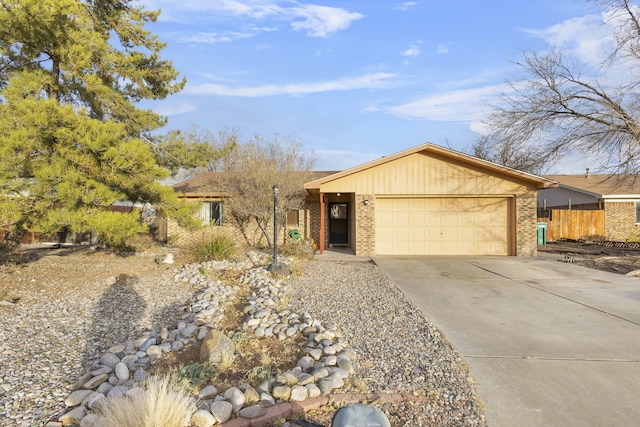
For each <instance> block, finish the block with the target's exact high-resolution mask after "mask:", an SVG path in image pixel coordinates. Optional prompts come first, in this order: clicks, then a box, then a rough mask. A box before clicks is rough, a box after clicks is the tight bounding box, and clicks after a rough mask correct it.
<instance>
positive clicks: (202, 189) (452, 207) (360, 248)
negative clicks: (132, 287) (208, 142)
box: [169, 144, 557, 256]
mask: <svg viewBox="0 0 640 427" xmlns="http://www.w3.org/2000/svg"><path fill="white" fill-rule="evenodd" d="M215 176H216V173H215V172H213V173H205V174H202V175H200V176H198V177H196V178H194V179H193V180H189V181H185V182H183V183H180V184H178V185H176V186H175V188H176V190H177V191H179V192H180V193H181V194H182V196H183V197H188V198H191V199H194V200H197V201H199V202H200V203H202V205H201V210H200V213H201V216H203V215H204V216H207V218H204V217H203V219H205V220H206V219H209V220H216V221H215V222H216V223H217V224H220V223H224V210H223V206H224V195H223V194H220V193H219V192H216V189H215V182H214V181H215ZM556 185H557V183H556V182H554V181H553V180H551V179H548V178H544V177H540V176H536V175H532V174H528V173H524V172H521V171H517V170H515V169H511V168H508V167H505V166H500V165H497V164H495V163H491V162H488V161H485V160H481V159H479V158H476V157H473V156H470V155H467V154H463V153H460V152H457V151H454V150H451V149H448V148H443V147H440V146H437V145H433V144H423V145H420V146H417V147H414V148H411V149H408V150H405V151H401V152H399V153H396V154H393V155H390V156H386V157H383V158H381V159H378V160H374V161H371V162H368V163H365V164H362V165H360V166H356V167H354V168H351V169H348V170H345V171H342V172H334V173H320V172H319V173H317V179H315V180H313V181H311V182H307V183H306V184H305V185H304V188H305V190H306V191H307V200H306V203H305V207H304V209H303V210H301V211H297V212H289V213H288V215H287V226H288V227H289V228H296V229H297V230H299V232H300V234H301V235H302V236H303V237H304V238H306V239H310V240H313V241H315V242H316V243H317V244H318V247H319V250H320V251H323V250H325V248H327V247H331V246H346V247H349V248H351V249H352V250H353V252H354V253H355V254H356V255H517V256H535V254H536V249H537V231H536V193H537V191H538V190H539V189H543V188H549V187H553V186H556ZM267 191H270V189H268V190H267ZM171 230H172V227H171V224H169V234H170V235H171V233H172V231H171Z"/></svg>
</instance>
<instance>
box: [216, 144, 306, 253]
mask: <svg viewBox="0 0 640 427" xmlns="http://www.w3.org/2000/svg"><path fill="white" fill-rule="evenodd" d="M314 164H315V157H314V156H313V155H312V154H309V153H308V152H305V151H303V150H302V144H301V142H299V141H298V140H297V139H296V138H294V137H293V136H284V137H283V136H280V135H276V136H274V137H273V138H271V139H266V138H264V137H262V136H259V135H256V136H255V137H254V138H253V140H252V141H250V142H248V143H245V144H239V145H238V146H237V148H236V149H235V150H234V151H233V152H232V153H231V154H230V155H229V156H227V157H225V158H223V159H222V160H221V162H220V164H219V165H218V169H220V170H221V171H223V172H225V173H224V175H223V176H224V178H223V183H222V186H223V189H224V191H225V193H226V194H228V198H226V199H225V203H226V209H227V211H228V212H230V213H231V215H232V216H233V218H234V220H235V221H236V222H237V223H238V225H239V226H240V228H241V229H243V228H244V226H245V225H246V224H247V223H248V222H255V224H256V225H257V227H258V229H259V230H260V233H261V238H264V240H266V242H267V244H268V245H269V246H271V245H272V244H273V239H272V233H271V230H273V227H272V225H273V190H272V187H273V185H275V184H277V185H278V186H279V191H278V193H279V195H278V199H279V203H278V204H279V208H278V214H279V215H278V216H279V218H278V224H279V228H280V229H282V227H283V226H284V224H285V220H286V215H287V212H290V211H294V210H298V209H300V208H302V205H303V203H304V198H305V191H304V183H305V182H307V181H309V176H310V175H309V173H310V171H311V170H312V168H313V166H314ZM245 229H246V228H245Z"/></svg>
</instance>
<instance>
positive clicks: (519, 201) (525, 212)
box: [515, 191, 538, 256]
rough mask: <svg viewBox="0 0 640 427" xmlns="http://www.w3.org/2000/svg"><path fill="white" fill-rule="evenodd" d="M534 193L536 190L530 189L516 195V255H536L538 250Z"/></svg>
mask: <svg viewBox="0 0 640 427" xmlns="http://www.w3.org/2000/svg"><path fill="white" fill-rule="evenodd" d="M536 194H537V193H536V191H530V192H528V193H525V194H519V195H517V196H516V200H515V204H516V224H515V226H516V255H517V256H536V254H537V251H538V231H537V229H536V222H537V208H536V198H537V195H536Z"/></svg>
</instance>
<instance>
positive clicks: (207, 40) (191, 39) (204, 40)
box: [174, 31, 255, 44]
mask: <svg viewBox="0 0 640 427" xmlns="http://www.w3.org/2000/svg"><path fill="white" fill-rule="evenodd" d="M254 35H255V34H254V33H240V32H236V31H224V32H219V33H192V34H188V33H180V34H176V33H174V36H175V37H176V38H177V39H178V40H180V41H181V42H183V43H198V44H218V43H229V42H232V41H234V40H238V39H246V38H249V37H253V36H254Z"/></svg>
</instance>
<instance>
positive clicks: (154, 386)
mask: <svg viewBox="0 0 640 427" xmlns="http://www.w3.org/2000/svg"><path fill="white" fill-rule="evenodd" d="M195 410H196V407H195V405H194V403H193V400H192V399H191V398H190V397H189V396H188V395H187V393H186V391H185V390H184V388H183V387H180V386H178V385H176V383H175V382H174V380H173V379H172V378H171V377H170V376H163V377H151V378H150V379H149V380H148V381H147V384H146V391H145V392H144V393H137V394H133V395H131V396H121V397H115V398H109V399H105V400H104V403H103V402H101V405H100V410H99V412H98V415H99V418H98V419H97V420H96V423H95V424H94V426H95V427H114V426H118V427H158V426H162V427H184V426H187V425H189V422H190V418H191V414H193V413H194V412H195Z"/></svg>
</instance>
